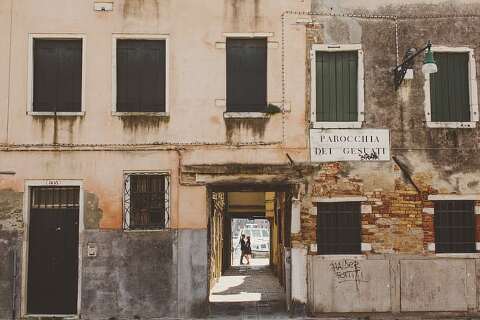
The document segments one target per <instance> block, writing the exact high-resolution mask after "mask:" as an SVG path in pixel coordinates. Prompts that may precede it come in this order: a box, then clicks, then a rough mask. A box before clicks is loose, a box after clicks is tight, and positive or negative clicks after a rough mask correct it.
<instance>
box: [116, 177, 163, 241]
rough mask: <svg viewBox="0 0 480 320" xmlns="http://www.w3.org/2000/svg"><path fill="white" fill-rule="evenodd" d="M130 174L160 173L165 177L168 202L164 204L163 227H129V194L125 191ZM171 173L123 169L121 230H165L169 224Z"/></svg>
mask: <svg viewBox="0 0 480 320" xmlns="http://www.w3.org/2000/svg"><path fill="white" fill-rule="evenodd" d="M131 175H161V176H165V178H166V181H167V183H166V186H165V202H166V203H167V204H168V206H165V228H163V229H160V228H145V229H135V228H133V229H132V228H130V207H129V206H130V202H129V201H126V200H127V198H128V197H129V195H128V194H127V192H126V185H127V186H128V188H129V189H130V185H129V181H130V180H127V177H128V176H131ZM171 184H172V175H171V172H170V171H169V170H166V171H165V170H163V171H162V170H127V171H123V177H122V188H123V189H122V217H123V218H122V219H123V221H122V224H123V231H126V232H145V231H165V230H168V229H169V228H170V224H171V222H172V221H171V217H172V216H171V212H172V208H171V206H172V202H171V199H172V195H171V192H172V186H171Z"/></svg>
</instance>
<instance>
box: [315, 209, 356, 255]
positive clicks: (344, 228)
mask: <svg viewBox="0 0 480 320" xmlns="http://www.w3.org/2000/svg"><path fill="white" fill-rule="evenodd" d="M360 218H361V214H360V202H320V203H318V204H317V251H318V253H319V254H358V253H360V252H361V220H360Z"/></svg>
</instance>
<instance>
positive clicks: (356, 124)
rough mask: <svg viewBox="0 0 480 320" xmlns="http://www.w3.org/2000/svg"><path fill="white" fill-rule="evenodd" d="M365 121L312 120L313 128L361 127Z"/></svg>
mask: <svg viewBox="0 0 480 320" xmlns="http://www.w3.org/2000/svg"><path fill="white" fill-rule="evenodd" d="M362 124H363V121H351V122H312V128H313V129H336V128H344V129H354V128H361V127H362Z"/></svg>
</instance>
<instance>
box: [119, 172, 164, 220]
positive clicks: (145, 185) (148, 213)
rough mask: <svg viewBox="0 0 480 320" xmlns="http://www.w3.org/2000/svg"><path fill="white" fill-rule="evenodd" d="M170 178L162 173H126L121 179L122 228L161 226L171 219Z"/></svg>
mask: <svg viewBox="0 0 480 320" xmlns="http://www.w3.org/2000/svg"><path fill="white" fill-rule="evenodd" d="M169 190H170V178H169V176H168V175H167V174H165V173H152V172H148V173H147V172H146V173H137V172H136V173H128V174H125V179H124V204H123V208H124V220H123V221H124V229H164V228H167V227H168V226H169V218H170V205H169V204H170V193H169Z"/></svg>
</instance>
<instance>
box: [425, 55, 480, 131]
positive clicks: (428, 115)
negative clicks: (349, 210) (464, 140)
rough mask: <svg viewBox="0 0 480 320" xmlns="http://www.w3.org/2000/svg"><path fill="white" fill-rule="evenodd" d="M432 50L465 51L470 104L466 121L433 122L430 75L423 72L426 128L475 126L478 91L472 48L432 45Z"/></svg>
mask: <svg viewBox="0 0 480 320" xmlns="http://www.w3.org/2000/svg"><path fill="white" fill-rule="evenodd" d="M432 50H433V52H434V54H435V52H444V53H449V52H451V53H467V54H468V92H469V104H470V121H467V122H435V121H432V104H431V97H430V75H429V74H425V82H424V86H423V91H424V94H425V102H424V109H425V121H426V124H427V127H428V128H475V127H476V125H477V122H478V92H477V90H478V89H477V71H476V65H475V56H474V50H473V49H471V48H468V47H446V46H434V47H432Z"/></svg>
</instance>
